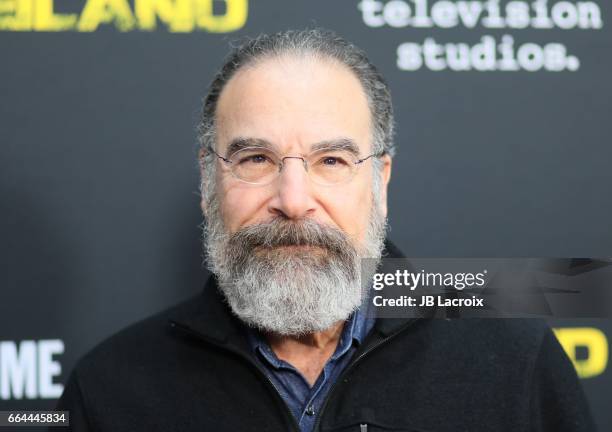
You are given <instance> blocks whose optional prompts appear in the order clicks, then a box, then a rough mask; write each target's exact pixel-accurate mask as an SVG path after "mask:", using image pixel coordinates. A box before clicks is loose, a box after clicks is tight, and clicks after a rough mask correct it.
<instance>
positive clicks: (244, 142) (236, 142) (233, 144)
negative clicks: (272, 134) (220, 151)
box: [226, 137, 275, 156]
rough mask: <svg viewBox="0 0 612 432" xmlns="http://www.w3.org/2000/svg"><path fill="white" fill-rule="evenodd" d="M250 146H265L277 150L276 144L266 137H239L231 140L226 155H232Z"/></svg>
mask: <svg viewBox="0 0 612 432" xmlns="http://www.w3.org/2000/svg"><path fill="white" fill-rule="evenodd" d="M248 147H263V148H267V149H270V150H275V148H274V146H273V145H272V144H271V143H270V142H269V141H267V140H265V139H262V138H245V137H238V138H234V139H233V140H231V141H230V143H229V145H228V146H227V150H226V155H227V156H231V155H233V154H234V153H236V152H237V151H239V150H242V149H245V148H248Z"/></svg>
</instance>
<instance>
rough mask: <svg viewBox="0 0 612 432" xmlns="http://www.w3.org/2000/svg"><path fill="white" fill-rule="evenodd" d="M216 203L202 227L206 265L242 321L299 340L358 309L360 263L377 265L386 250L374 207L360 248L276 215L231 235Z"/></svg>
mask: <svg viewBox="0 0 612 432" xmlns="http://www.w3.org/2000/svg"><path fill="white" fill-rule="evenodd" d="M213 201H216V200H213ZM212 204H213V205H209V207H208V212H207V213H208V215H209V218H208V220H207V222H205V225H204V245H205V250H206V255H207V262H208V266H209V269H210V270H211V271H212V272H213V273H214V274H215V275H216V276H217V280H218V282H219V287H220V289H221V292H222V293H223V295H224V296H225V299H226V300H227V302H228V304H229V306H230V308H231V310H232V312H233V313H234V314H235V315H236V316H237V317H238V318H239V319H240V320H242V321H243V322H245V323H246V324H248V325H250V326H252V327H256V328H258V329H260V330H262V331H265V332H271V333H275V334H278V335H284V336H298V335H304V334H308V333H313V332H316V331H322V330H325V329H328V328H330V327H331V326H332V325H333V324H334V323H336V322H338V321H343V320H346V319H348V317H349V316H350V314H351V313H352V312H354V311H355V310H356V309H357V308H359V306H360V305H361V302H362V299H363V298H364V295H363V294H365V293H363V294H362V286H361V270H362V269H361V259H362V258H374V260H375V262H376V263H377V262H378V261H379V260H380V257H381V253H382V249H383V243H384V235H385V229H386V220H385V218H384V217H383V216H382V215H381V213H380V211H379V210H378V208H377V206H373V209H372V211H371V215H370V224H369V226H368V230H367V233H366V239H365V242H364V245H363V247H360V248H358V247H356V246H354V244H353V241H352V240H351V239H350V237H349V236H348V235H347V234H345V233H344V232H343V231H341V230H339V229H337V228H334V227H331V226H328V225H324V224H320V223H318V222H315V221H314V220H312V219H303V220H299V221H293V220H289V219H286V218H282V217H276V218H275V219H273V220H271V221H269V222H266V223H261V224H256V225H251V226H248V227H245V228H243V229H240V230H239V231H237V232H236V233H234V234H231V235H228V233H227V232H226V230H225V228H224V227H223V225H222V222H221V218H220V217H219V216H220V215H219V213H220V212H219V211H218V206H217V205H216V204H217V203H216V202H213V203H212ZM370 262H371V261H370Z"/></svg>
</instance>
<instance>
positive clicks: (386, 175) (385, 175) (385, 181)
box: [379, 154, 392, 217]
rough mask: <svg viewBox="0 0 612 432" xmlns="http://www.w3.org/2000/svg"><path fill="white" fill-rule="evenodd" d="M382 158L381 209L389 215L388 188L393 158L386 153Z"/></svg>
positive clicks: (384, 214) (385, 214) (384, 213)
mask: <svg viewBox="0 0 612 432" xmlns="http://www.w3.org/2000/svg"><path fill="white" fill-rule="evenodd" d="M380 160H381V161H382V163H383V166H382V169H381V172H380V176H381V182H380V188H381V190H380V191H379V192H380V210H381V212H382V214H383V216H385V217H387V190H388V188H389V180H391V164H392V159H391V156H389V155H388V154H385V155H383V156H381V157H380Z"/></svg>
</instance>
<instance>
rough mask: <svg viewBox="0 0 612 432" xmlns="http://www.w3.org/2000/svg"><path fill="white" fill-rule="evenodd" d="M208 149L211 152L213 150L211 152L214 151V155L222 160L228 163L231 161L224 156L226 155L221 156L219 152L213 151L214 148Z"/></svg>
mask: <svg viewBox="0 0 612 432" xmlns="http://www.w3.org/2000/svg"><path fill="white" fill-rule="evenodd" d="M209 150H210V151H211V152H213V153H214V154H215V155H216V156H217V157H218V158H219V159H221V160H222V161H223V162H227V163H230V164H231V163H232V161H231V160H229V159H228V158H226V157H223V156H221V155H220V154H219V153H217V152H216V151H215V149H213V148H212V147H209Z"/></svg>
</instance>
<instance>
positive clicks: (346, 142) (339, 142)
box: [310, 138, 359, 156]
mask: <svg viewBox="0 0 612 432" xmlns="http://www.w3.org/2000/svg"><path fill="white" fill-rule="evenodd" d="M310 150H311V151H316V150H346V151H348V152H350V153H352V154H354V155H355V156H358V155H359V146H358V145H357V144H356V143H355V141H353V140H352V139H350V138H337V139H332V140H327V141H321V142H318V143H316V144H313V145H312V146H311V147H310Z"/></svg>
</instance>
